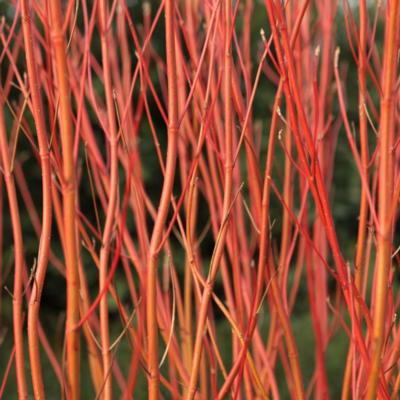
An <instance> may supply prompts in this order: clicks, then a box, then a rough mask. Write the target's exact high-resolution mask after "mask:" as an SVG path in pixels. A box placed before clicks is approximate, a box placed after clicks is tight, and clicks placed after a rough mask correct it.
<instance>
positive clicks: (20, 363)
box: [0, 88, 28, 399]
mask: <svg viewBox="0 0 400 400" xmlns="http://www.w3.org/2000/svg"><path fill="white" fill-rule="evenodd" d="M2 91H3V89H2V88H0V153H1V161H2V167H3V175H4V181H5V184H6V190H7V196H8V203H9V208H10V216H11V225H12V232H13V240H14V289H13V328H14V345H15V370H16V377H17V390H18V398H19V399H27V398H28V389H27V385H26V376H25V357H24V337H23V331H22V330H23V313H22V299H23V270H24V265H25V260H24V245H23V238H22V229H21V219H20V215H19V210H18V200H17V193H16V190H15V183H14V177H13V174H12V171H11V163H10V154H9V146H8V142H7V134H6V123H5V119H4V111H3V104H4V103H3V92H2Z"/></svg>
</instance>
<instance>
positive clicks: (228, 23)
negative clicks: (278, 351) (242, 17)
mask: <svg viewBox="0 0 400 400" xmlns="http://www.w3.org/2000/svg"><path fill="white" fill-rule="evenodd" d="M224 4H225V8H224V9H225V12H224V16H225V24H224V34H225V43H224V123H225V154H224V155H225V183H224V201H223V210H222V222H221V227H220V231H219V234H218V238H217V242H216V246H215V249H214V254H213V257H212V259H211V265H210V270H209V274H208V277H207V282H206V285H205V288H204V292H203V295H202V298H201V302H200V309H199V315H198V325H197V331H196V339H195V345H194V352H193V361H192V371H191V374H190V381H189V387H188V391H187V396H186V399H187V400H192V399H193V398H194V396H195V393H196V386H197V381H198V376H199V367H200V361H201V354H202V347H203V335H204V327H205V324H206V320H207V313H208V305H209V302H210V298H211V294H212V289H213V285H214V281H215V277H216V274H217V272H218V267H219V263H220V260H221V257H222V253H223V251H224V247H225V238H226V234H227V231H228V226H229V224H228V221H227V219H228V218H229V210H230V207H231V201H232V183H233V182H232V123H233V113H232V100H231V97H232V87H231V84H232V55H231V27H232V2H231V1H230V0H225V2H224Z"/></svg>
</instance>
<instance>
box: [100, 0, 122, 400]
mask: <svg viewBox="0 0 400 400" xmlns="http://www.w3.org/2000/svg"><path fill="white" fill-rule="evenodd" d="M107 16H108V10H107V1H106V0H102V1H101V2H100V6H99V19H100V35H101V54H102V64H103V74H104V88H105V95H106V105H107V116H108V129H109V132H108V140H109V142H110V147H111V152H110V156H111V173H110V186H109V187H110V196H109V199H108V205H107V215H106V222H105V226H104V231H103V237H102V247H101V251H100V267H99V269H100V287H99V291H100V292H101V291H103V289H104V287H105V285H106V281H107V276H108V272H107V267H108V259H109V254H110V242H111V239H112V231H113V226H114V221H115V208H116V205H117V196H118V153H117V151H118V149H117V142H118V138H117V131H116V125H115V109H114V101H113V91H112V81H111V71H110V63H109V49H108V46H109V41H108V40H107V38H108V27H107ZM100 337H101V348H102V358H103V379H104V391H103V395H104V399H105V400H110V399H111V398H112V379H111V377H112V375H111V373H110V372H111V367H112V359H111V353H110V350H109V348H110V333H109V323H108V299H107V293H106V294H105V295H104V296H103V297H102V298H101V301H100Z"/></svg>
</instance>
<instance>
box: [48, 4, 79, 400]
mask: <svg viewBox="0 0 400 400" xmlns="http://www.w3.org/2000/svg"><path fill="white" fill-rule="evenodd" d="M49 3H50V18H51V29H52V43H53V47H54V61H55V62H54V65H55V73H56V80H57V84H58V91H59V98H60V101H59V104H60V113H59V125H60V136H61V146H62V157H63V159H62V161H63V176H62V196H63V220H64V235H65V267H66V273H67V321H66V328H65V329H66V331H65V343H66V352H65V354H66V363H67V384H68V386H69V387H68V389H69V396H70V397H69V398H70V399H78V398H79V373H78V371H79V364H80V344H79V340H80V333H79V330H78V329H76V328H75V327H76V326H77V325H78V323H79V272H78V252H79V249H78V246H77V243H78V241H77V229H76V210H75V203H76V193H75V191H76V181H75V171H74V158H73V129H72V121H71V103H70V88H69V82H68V77H69V73H68V67H67V59H66V44H65V37H64V32H63V29H62V25H63V23H62V18H61V15H62V11H61V2H60V0H51V1H50V2H49Z"/></svg>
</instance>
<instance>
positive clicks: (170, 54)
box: [147, 0, 179, 400]
mask: <svg viewBox="0 0 400 400" xmlns="http://www.w3.org/2000/svg"><path fill="white" fill-rule="evenodd" d="M174 36H175V1H174V0H166V2H165V43H166V53H167V79H168V148H167V161H166V166H165V179H164V184H163V188H162V193H161V198H160V203H159V206H158V211H157V216H156V220H155V223H154V228H153V233H152V236H151V240H150V249H149V258H148V262H147V339H148V365H147V367H148V371H149V399H150V400H157V399H158V397H159V379H160V378H159V367H158V331H157V262H158V255H159V254H158V246H159V244H160V242H161V240H162V235H163V229H164V224H165V220H166V218H167V213H168V209H169V203H170V200H171V195H172V188H173V183H174V177H175V167H176V155H177V138H178V119H179V116H178V103H177V98H178V96H177V93H178V90H177V75H176V59H175V38H174Z"/></svg>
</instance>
